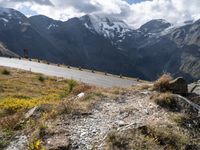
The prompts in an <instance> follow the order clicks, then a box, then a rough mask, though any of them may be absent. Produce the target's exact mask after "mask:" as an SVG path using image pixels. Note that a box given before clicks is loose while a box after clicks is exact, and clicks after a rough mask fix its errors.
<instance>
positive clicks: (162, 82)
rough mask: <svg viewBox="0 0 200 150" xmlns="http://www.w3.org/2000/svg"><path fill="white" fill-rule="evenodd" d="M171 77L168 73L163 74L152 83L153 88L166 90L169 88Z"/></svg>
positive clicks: (161, 90)
mask: <svg viewBox="0 0 200 150" xmlns="http://www.w3.org/2000/svg"><path fill="white" fill-rule="evenodd" d="M172 80H173V78H172V76H171V75H170V74H163V75H162V76H161V77H160V78H159V79H158V80H157V81H155V83H154V89H155V90H158V91H160V92H167V91H168V89H169V83H170V81H172Z"/></svg>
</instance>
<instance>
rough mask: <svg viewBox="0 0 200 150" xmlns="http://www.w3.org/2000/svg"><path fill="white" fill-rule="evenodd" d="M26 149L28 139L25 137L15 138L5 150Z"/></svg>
mask: <svg viewBox="0 0 200 150" xmlns="http://www.w3.org/2000/svg"><path fill="white" fill-rule="evenodd" d="M25 149H28V138H27V137H26V136H17V137H15V139H14V140H13V141H12V142H11V143H10V145H9V146H8V147H7V148H6V150H25Z"/></svg>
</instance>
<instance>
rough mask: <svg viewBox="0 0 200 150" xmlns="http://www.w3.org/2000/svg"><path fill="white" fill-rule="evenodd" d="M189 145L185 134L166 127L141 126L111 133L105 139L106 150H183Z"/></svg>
mask: <svg viewBox="0 0 200 150" xmlns="http://www.w3.org/2000/svg"><path fill="white" fill-rule="evenodd" d="M189 144H190V140H189V138H188V137H187V134H184V133H181V132H179V131H174V128H170V127H168V126H143V127H140V128H138V129H128V130H125V131H112V132H111V133H109V134H108V137H107V145H106V149H107V150H116V149H120V150H121V149H122V150H123V149H138V150H139V149H144V150H155V149H166V150H176V149H185V148H186V147H187V145H189Z"/></svg>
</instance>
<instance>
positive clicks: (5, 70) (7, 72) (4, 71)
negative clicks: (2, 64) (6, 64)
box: [1, 69, 10, 75]
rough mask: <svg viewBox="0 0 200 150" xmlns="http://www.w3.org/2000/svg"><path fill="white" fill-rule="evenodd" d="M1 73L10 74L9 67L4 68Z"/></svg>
mask: <svg viewBox="0 0 200 150" xmlns="http://www.w3.org/2000/svg"><path fill="white" fill-rule="evenodd" d="M1 74H3V75H10V71H8V70H7V69H3V70H2V71H1Z"/></svg>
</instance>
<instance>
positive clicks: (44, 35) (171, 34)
mask: <svg viewBox="0 0 200 150" xmlns="http://www.w3.org/2000/svg"><path fill="white" fill-rule="evenodd" d="M0 10H1V11H0V12H1V13H0V41H2V42H3V43H4V44H5V45H6V46H7V47H8V48H9V49H10V50H12V51H13V52H15V53H17V54H19V55H22V54H23V53H22V52H23V51H22V50H23V49H24V48H28V49H29V50H30V56H31V57H36V58H40V59H46V60H49V61H53V62H58V63H65V64H68V65H73V66H81V67H85V68H89V69H96V70H100V71H105V72H110V73H114V74H123V75H128V76H133V77H139V78H142V79H147V80H154V79H156V77H158V76H159V75H160V74H162V73H163V72H170V73H171V74H172V75H173V76H179V75H182V76H185V77H187V78H188V79H190V80H196V79H199V78H200V73H199V72H200V59H199V58H200V52H199V46H200V30H199V29H200V28H199V26H200V21H199V20H198V21H196V22H188V23H186V24H184V25H182V26H174V25H172V24H170V23H169V22H167V21H165V20H162V19H157V20H152V21H150V22H148V23H146V24H144V25H142V26H141V27H140V28H139V29H133V28H132V27H130V26H129V25H127V24H126V23H125V22H124V21H122V20H119V19H116V18H113V17H112V16H103V15H85V16H83V17H80V18H72V19H69V20H68V21H65V22H62V21H57V20H53V19H51V18H48V17H46V16H42V15H39V16H33V17H30V18H27V17H25V16H24V15H23V14H21V13H20V12H18V11H16V10H13V9H5V8H1V9H0Z"/></svg>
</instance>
